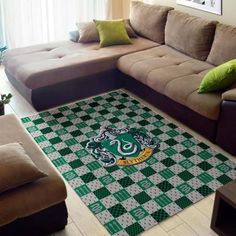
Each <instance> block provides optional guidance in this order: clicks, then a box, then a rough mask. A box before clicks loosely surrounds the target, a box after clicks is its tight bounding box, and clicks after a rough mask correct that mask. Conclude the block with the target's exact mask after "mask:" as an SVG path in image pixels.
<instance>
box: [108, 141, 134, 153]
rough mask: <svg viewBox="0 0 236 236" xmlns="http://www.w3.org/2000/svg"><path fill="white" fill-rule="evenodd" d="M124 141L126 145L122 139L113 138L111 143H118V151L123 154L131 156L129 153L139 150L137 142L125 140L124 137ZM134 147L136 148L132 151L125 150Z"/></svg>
mask: <svg viewBox="0 0 236 236" xmlns="http://www.w3.org/2000/svg"><path fill="white" fill-rule="evenodd" d="M122 142H124V143H125V145H122V144H121V141H120V140H118V139H114V140H112V141H111V142H110V145H115V144H117V151H118V152H119V153H120V154H121V155H122V156H129V155H132V154H134V153H136V152H137V150H138V147H137V146H136V145H135V144H133V143H131V142H128V141H125V140H123V139H122ZM132 147H133V148H134V149H133V150H132V151H130V152H124V151H128V150H130V149H131V148H132Z"/></svg>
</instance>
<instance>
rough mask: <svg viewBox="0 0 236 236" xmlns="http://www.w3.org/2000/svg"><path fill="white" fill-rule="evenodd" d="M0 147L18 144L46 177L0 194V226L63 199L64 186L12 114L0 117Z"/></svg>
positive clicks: (65, 194) (64, 196)
mask: <svg viewBox="0 0 236 236" xmlns="http://www.w3.org/2000/svg"><path fill="white" fill-rule="evenodd" d="M0 130H1V132H0V145H4V144H8V143H12V142H21V143H22V145H23V146H24V148H25V150H26V151H27V153H28V154H29V156H30V157H31V159H32V161H33V162H34V164H35V165H36V166H37V167H38V168H39V169H40V170H42V171H44V172H45V173H47V175H48V176H47V177H46V178H42V179H39V180H38V181H36V182H33V183H30V184H27V185H24V186H21V187H18V188H15V189H12V190H10V191H7V192H4V193H1V194H0V212H1V217H0V227H1V226H3V225H6V224H9V223H11V222H13V221H15V220H17V219H20V218H24V217H27V216H30V215H32V214H34V213H37V212H40V211H42V210H44V209H47V208H49V207H51V206H54V205H57V204H59V203H61V202H63V201H64V200H65V199H66V196H67V193H66V187H65V184H64V181H63V180H62V178H61V177H60V176H59V174H58V172H57V170H56V169H55V168H54V167H53V166H52V164H51V162H50V161H49V160H48V158H47V157H46V156H45V155H44V154H43V153H42V151H41V150H40V148H39V147H38V146H37V144H36V143H34V141H33V140H32V138H31V137H30V136H29V134H28V133H27V131H26V130H25V129H24V128H23V126H22V125H21V124H20V122H19V121H18V119H17V118H16V117H15V116H14V115H6V116H2V117H0Z"/></svg>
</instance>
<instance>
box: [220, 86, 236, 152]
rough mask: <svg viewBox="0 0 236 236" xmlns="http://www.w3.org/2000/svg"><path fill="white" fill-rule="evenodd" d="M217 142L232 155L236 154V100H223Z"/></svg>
mask: <svg viewBox="0 0 236 236" xmlns="http://www.w3.org/2000/svg"><path fill="white" fill-rule="evenodd" d="M235 94H236V90H235ZM216 143H217V144H218V145H219V146H221V147H222V148H224V149H225V150H226V151H228V152H229V153H231V154H232V155H236V100H235V101H227V100H223V101H222V104H221V112H220V117H219V120H218V127H217V134H216Z"/></svg>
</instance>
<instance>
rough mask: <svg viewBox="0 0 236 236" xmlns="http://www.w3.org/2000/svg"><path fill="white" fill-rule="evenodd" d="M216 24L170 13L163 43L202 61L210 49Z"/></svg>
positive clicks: (183, 14)
mask: <svg viewBox="0 0 236 236" xmlns="http://www.w3.org/2000/svg"><path fill="white" fill-rule="evenodd" d="M216 23H217V22H215V21H206V20H203V19H201V18H199V17H195V16H190V15H188V14H186V13H182V12H179V11H176V10H174V11H170V12H169V14H168V17H167V23H166V29H165V43H166V44H167V45H169V46H171V47H173V48H175V49H177V50H179V51H181V52H183V53H185V54H187V55H189V56H191V57H193V58H196V59H199V60H202V61H204V60H206V59H207V56H208V54H209V52H210V49H211V45H212V42H213V39H214V33H215V28H216Z"/></svg>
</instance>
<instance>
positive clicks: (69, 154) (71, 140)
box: [22, 90, 236, 236]
mask: <svg viewBox="0 0 236 236" xmlns="http://www.w3.org/2000/svg"><path fill="white" fill-rule="evenodd" d="M22 122H23V124H24V126H25V127H26V128H27V130H28V132H29V133H30V134H31V135H32V137H33V138H34V140H35V141H36V142H37V143H38V145H39V146H40V147H41V149H42V150H43V151H44V152H45V153H46V154H47V156H48V157H49V159H50V160H51V161H52V163H53V164H54V165H55V166H56V167H57V169H58V170H59V171H60V172H61V174H62V175H63V176H64V178H65V179H66V180H67V181H68V182H69V184H70V185H71V187H72V188H73V189H74V190H75V191H76V193H77V194H78V195H79V197H80V198H81V199H82V201H83V202H84V203H85V204H86V206H87V207H88V208H89V209H90V210H91V211H92V212H93V214H94V215H95V216H96V217H97V218H98V220H99V221H100V222H101V223H102V224H103V225H104V226H105V227H106V229H107V230H108V232H109V233H110V234H111V235H116V236H118V235H138V234H140V233H142V232H143V231H144V230H147V229H149V228H151V227H153V226H154V225H156V224H158V223H159V222H161V221H163V220H165V219H166V218H168V217H170V216H173V215H175V214H176V213H178V212H180V211H181V210H183V209H184V208H186V207H188V206H190V205H191V204H193V203H195V202H197V201H199V200H201V199H203V198H204V197H206V196H207V195H209V194H211V193H213V192H214V191H215V190H216V189H217V188H218V187H220V186H222V185H224V184H226V183H228V182H230V181H231V180H232V179H235V178H236V171H235V165H234V164H233V163H232V162H231V161H229V160H228V159H227V158H226V157H225V156H223V155H222V154H220V153H217V152H216V151H214V150H213V149H211V148H210V147H209V146H207V145H206V144H204V143H203V142H201V141H199V140H197V139H195V138H194V137H193V136H192V135H190V134H189V133H187V132H185V131H184V130H183V129H180V128H179V127H177V126H176V125H175V124H173V123H171V122H170V121H168V120H166V119H164V118H163V117H161V116H160V115H158V114H155V113H154V112H152V111H151V110H150V109H149V108H148V107H145V106H144V105H142V104H140V103H139V102H138V101H137V100H135V99H133V98H132V97H130V96H128V95H127V94H126V93H125V92H124V91H122V90H117V91H114V92H110V93H107V94H105V95H102V96H96V97H94V98H91V99H87V100H83V101H79V102H77V103H74V104H72V105H68V106H64V107H61V108H58V109H54V110H50V111H47V112H43V113H39V114H38V115H36V116H32V117H27V118H23V119H22Z"/></svg>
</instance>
